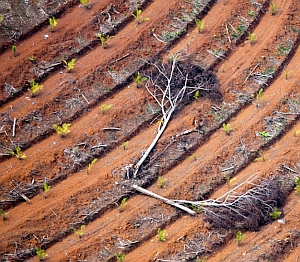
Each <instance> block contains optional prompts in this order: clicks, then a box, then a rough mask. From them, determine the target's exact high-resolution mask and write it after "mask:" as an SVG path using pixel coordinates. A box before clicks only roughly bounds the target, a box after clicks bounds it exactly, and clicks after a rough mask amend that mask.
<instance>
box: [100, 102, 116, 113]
mask: <svg viewBox="0 0 300 262" xmlns="http://www.w3.org/2000/svg"><path fill="white" fill-rule="evenodd" d="M112 107H113V105H112V104H109V105H107V104H103V105H102V106H101V113H102V114H104V113H105V112H106V111H107V110H109V109H110V108H112Z"/></svg>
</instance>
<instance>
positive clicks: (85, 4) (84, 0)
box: [80, 0, 90, 8]
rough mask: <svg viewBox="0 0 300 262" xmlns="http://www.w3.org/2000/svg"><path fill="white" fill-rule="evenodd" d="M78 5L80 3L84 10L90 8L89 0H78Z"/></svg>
mask: <svg viewBox="0 0 300 262" xmlns="http://www.w3.org/2000/svg"><path fill="white" fill-rule="evenodd" d="M80 3H81V4H82V5H83V6H84V7H85V8H90V5H89V0H80Z"/></svg>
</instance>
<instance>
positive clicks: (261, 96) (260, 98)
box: [256, 88, 264, 103]
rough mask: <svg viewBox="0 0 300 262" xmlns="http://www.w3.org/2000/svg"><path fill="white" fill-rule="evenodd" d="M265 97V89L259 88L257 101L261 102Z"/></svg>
mask: <svg viewBox="0 0 300 262" xmlns="http://www.w3.org/2000/svg"><path fill="white" fill-rule="evenodd" d="M263 99H264V90H263V89H262V88H260V89H259V90H258V92H257V93H256V101H257V103H259V102H260V101H262V100H263Z"/></svg>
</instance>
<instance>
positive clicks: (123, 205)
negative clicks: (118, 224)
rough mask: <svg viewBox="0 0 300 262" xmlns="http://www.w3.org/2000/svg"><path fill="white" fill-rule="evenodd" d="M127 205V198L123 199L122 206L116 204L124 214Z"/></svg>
mask: <svg viewBox="0 0 300 262" xmlns="http://www.w3.org/2000/svg"><path fill="white" fill-rule="evenodd" d="M126 204H127V198H126V197H124V198H123V199H122V201H121V203H120V204H118V203H116V205H117V206H119V211H120V212H123V211H124V207H125V205H126Z"/></svg>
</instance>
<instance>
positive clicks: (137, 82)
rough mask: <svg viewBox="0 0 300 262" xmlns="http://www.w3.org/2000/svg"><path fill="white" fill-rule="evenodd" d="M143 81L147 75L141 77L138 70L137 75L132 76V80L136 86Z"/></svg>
mask: <svg viewBox="0 0 300 262" xmlns="http://www.w3.org/2000/svg"><path fill="white" fill-rule="evenodd" d="M145 81H147V77H145V76H144V77H141V74H140V72H138V74H137V76H136V77H135V78H134V82H135V84H136V87H140V85H141V84H142V83H143V82H145Z"/></svg>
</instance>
